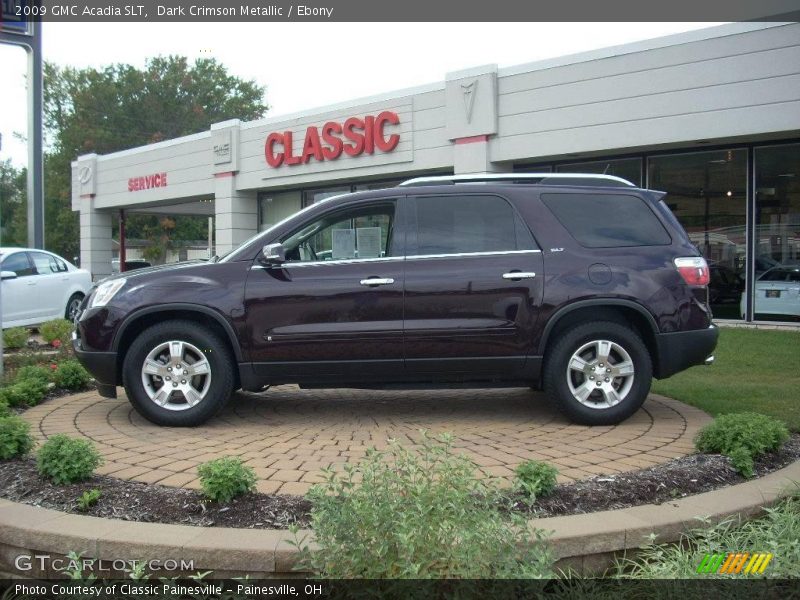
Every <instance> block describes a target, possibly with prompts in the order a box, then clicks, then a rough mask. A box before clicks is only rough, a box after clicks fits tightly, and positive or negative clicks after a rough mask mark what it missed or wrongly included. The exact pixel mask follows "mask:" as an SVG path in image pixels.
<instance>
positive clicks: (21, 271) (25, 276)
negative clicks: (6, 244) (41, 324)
mask: <svg viewBox="0 0 800 600" xmlns="http://www.w3.org/2000/svg"><path fill="white" fill-rule="evenodd" d="M1 268H2V270H3V271H5V272H9V273H14V274H15V275H16V277H12V278H8V279H5V278H4V279H3V282H2V286H3V291H2V293H3V302H2V304H3V327H11V326H13V325H27V324H29V323H35V322H36V318H37V317H38V311H37V307H36V306H35V302H36V300H37V293H36V278H35V277H34V274H35V272H36V271H35V270H34V268H33V265H32V264H31V262H30V259H29V258H28V253H27V252H14V253H11V254H9V255H8V256H4V257H3V262H2V267H1Z"/></svg>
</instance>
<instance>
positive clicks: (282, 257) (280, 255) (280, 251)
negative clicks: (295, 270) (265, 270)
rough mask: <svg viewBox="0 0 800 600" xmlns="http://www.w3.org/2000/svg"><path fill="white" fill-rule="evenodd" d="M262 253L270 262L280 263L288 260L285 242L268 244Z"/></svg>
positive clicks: (273, 263)
mask: <svg viewBox="0 0 800 600" xmlns="http://www.w3.org/2000/svg"><path fill="white" fill-rule="evenodd" d="M261 253H262V254H263V255H264V260H266V261H267V263H269V264H272V265H279V264H281V263H285V262H286V249H285V248H284V247H283V244H267V245H266V246H264V248H263V250H261Z"/></svg>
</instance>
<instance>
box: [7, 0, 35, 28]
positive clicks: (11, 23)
mask: <svg viewBox="0 0 800 600" xmlns="http://www.w3.org/2000/svg"><path fill="white" fill-rule="evenodd" d="M2 2H3V12H2V16H0V31H2V32H3V33H16V34H18V35H33V28H32V26H31V18H32V17H36V16H39V15H40V14H41V13H40V12H38V11H39V10H40V9H39V7H37V6H36V4H35V3H33V2H31V1H30V0H2Z"/></svg>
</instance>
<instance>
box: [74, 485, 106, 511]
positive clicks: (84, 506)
mask: <svg viewBox="0 0 800 600" xmlns="http://www.w3.org/2000/svg"><path fill="white" fill-rule="evenodd" d="M102 495H103V494H102V492H101V491H100V490H89V491H87V492H83V494H81V496H80V498H78V509H79V510H82V511H83V512H86V511H87V510H89V509H90V508H91V507H92V506H94V505H95V504H97V501H98V500H100V496H102Z"/></svg>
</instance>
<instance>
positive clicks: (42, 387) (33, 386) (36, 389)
mask: <svg viewBox="0 0 800 600" xmlns="http://www.w3.org/2000/svg"><path fill="white" fill-rule="evenodd" d="M45 394H47V382H46V381H43V380H41V379H39V378H38V377H31V378H29V379H23V380H22V381H18V382H16V383H14V384H12V385H8V386H6V387H4V388H0V403H3V404H7V405H8V406H36V405H37V404H39V402H41V401H42V399H43V398H44V397H45Z"/></svg>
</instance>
